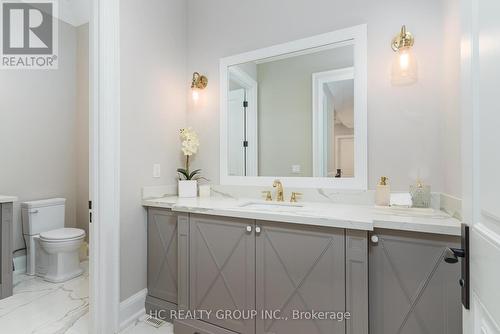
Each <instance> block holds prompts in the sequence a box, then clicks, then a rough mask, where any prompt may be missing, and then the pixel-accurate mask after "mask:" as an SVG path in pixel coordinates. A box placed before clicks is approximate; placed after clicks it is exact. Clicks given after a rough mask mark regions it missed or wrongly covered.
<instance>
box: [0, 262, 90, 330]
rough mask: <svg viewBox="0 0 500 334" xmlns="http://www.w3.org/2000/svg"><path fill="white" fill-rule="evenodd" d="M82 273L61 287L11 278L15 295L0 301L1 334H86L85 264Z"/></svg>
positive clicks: (33, 279) (28, 278) (36, 279)
mask: <svg viewBox="0 0 500 334" xmlns="http://www.w3.org/2000/svg"><path fill="white" fill-rule="evenodd" d="M82 267H83V268H84V270H85V272H84V274H83V275H81V276H79V277H76V278H74V279H72V280H69V281H67V282H64V283H49V282H46V281H44V280H43V279H41V278H39V277H36V276H28V275H24V274H14V295H13V296H11V297H9V298H5V299H3V300H0V333H8V334H25V333H26V334H27V333H30V334H87V333H88V321H89V319H88V311H89V288H88V287H89V274H88V261H85V262H82Z"/></svg>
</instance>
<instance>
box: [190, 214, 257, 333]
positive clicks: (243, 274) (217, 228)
mask: <svg viewBox="0 0 500 334" xmlns="http://www.w3.org/2000/svg"><path fill="white" fill-rule="evenodd" d="M254 225H255V223H254V221H253V220H248V219H238V218H227V217H217V216H204V215H195V214H191V215H190V226H189V229H190V231H189V234H190V309H192V310H208V311H212V314H211V316H210V319H208V320H207V321H208V322H210V323H212V324H214V325H217V326H220V327H223V328H225V329H228V330H231V331H234V332H236V333H241V334H254V333H255V320H254V319H243V318H242V317H240V315H239V314H238V313H237V312H239V311H241V312H248V311H251V310H254V308H255V236H254V231H253V230H254ZM226 311H228V312H231V311H234V312H236V313H233V312H231V313H230V314H227V313H223V314H221V313H220V312H226Z"/></svg>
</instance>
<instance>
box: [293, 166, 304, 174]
mask: <svg viewBox="0 0 500 334" xmlns="http://www.w3.org/2000/svg"><path fill="white" fill-rule="evenodd" d="M301 169H302V168H301V167H300V165H292V173H294V174H300V173H301Z"/></svg>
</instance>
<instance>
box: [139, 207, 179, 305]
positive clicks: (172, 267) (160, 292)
mask: <svg viewBox="0 0 500 334" xmlns="http://www.w3.org/2000/svg"><path fill="white" fill-rule="evenodd" d="M177 238H178V233H177V214H175V213H173V212H171V211H170V210H166V209H154V208H149V209H148V297H147V300H146V306H147V309H148V311H149V310H157V309H175V308H176V305H177V302H178V301H177V285H178V284H177V283H178V280H177V266H178V264H177V261H178V258H177V248H178V247H177Z"/></svg>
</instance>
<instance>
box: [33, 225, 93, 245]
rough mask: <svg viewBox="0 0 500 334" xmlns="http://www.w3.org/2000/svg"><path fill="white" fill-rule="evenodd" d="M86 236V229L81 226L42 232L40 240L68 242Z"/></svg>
mask: <svg viewBox="0 0 500 334" xmlns="http://www.w3.org/2000/svg"><path fill="white" fill-rule="evenodd" d="M83 238H85V231H84V230H82V229H79V228H59V229H56V230H51V231H47V232H42V233H40V240H41V241H45V242H54V243H57V242H66V241H73V240H80V239H83Z"/></svg>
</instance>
